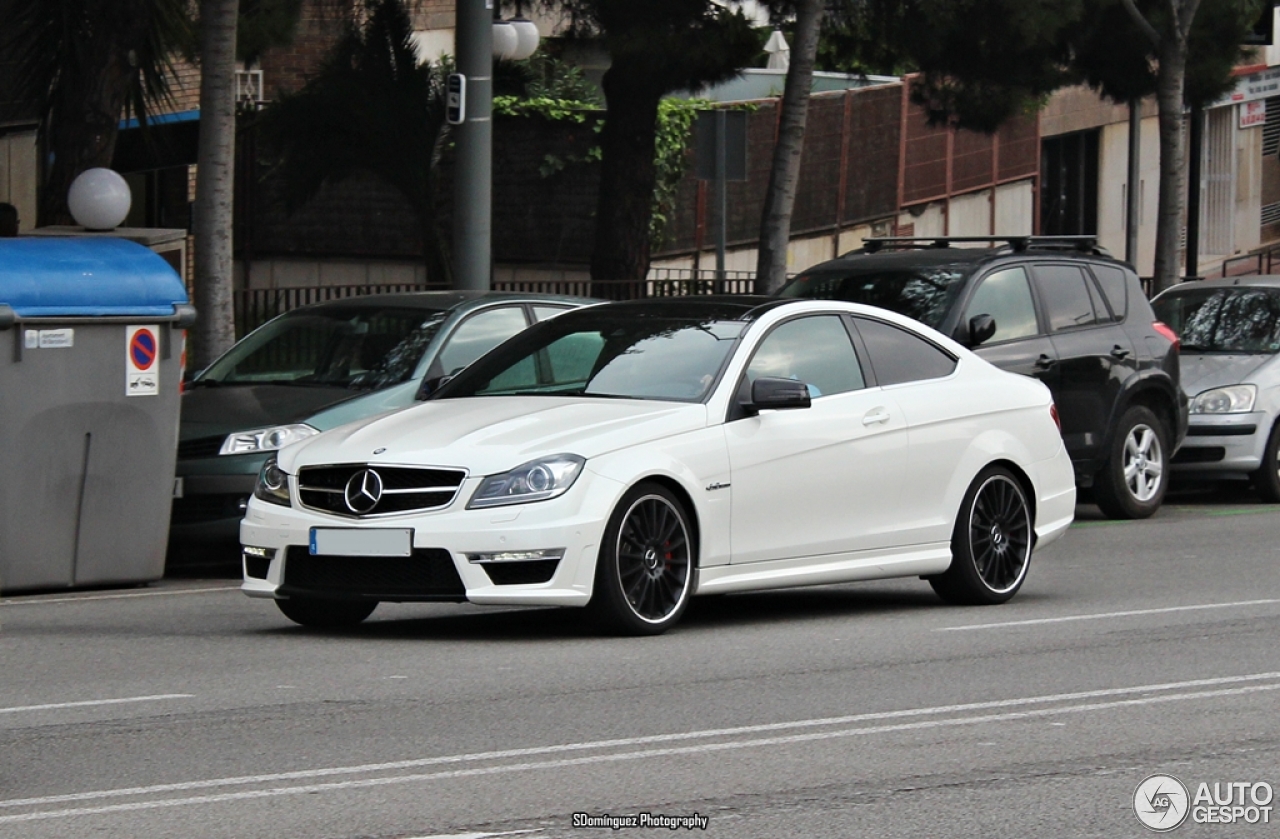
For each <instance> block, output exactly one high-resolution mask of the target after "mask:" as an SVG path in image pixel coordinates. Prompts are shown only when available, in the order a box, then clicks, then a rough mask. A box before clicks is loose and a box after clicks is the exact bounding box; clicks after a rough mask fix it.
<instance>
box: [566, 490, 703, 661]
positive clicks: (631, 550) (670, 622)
mask: <svg viewBox="0 0 1280 839" xmlns="http://www.w3.org/2000/svg"><path fill="white" fill-rule="evenodd" d="M696 555H697V552H696V546H695V545H694V541H693V528H692V526H691V525H690V520H689V514H688V512H687V511H686V510H685V507H684V504H682V503H681V502H680V499H678V498H676V496H675V494H674V493H672V492H671V491H670V490H668V489H667V488H666V487H663V486H661V485H660V484H655V483H641V484H637V485H636V486H635V487H633V488H632V489H630V490H629V491H628V492H627V493H626V495H624V496H623V497H622V500H621V501H619V502H618V506H617V507H616V508H615V509H614V511H613V515H611V516H610V517H609V524H608V526H606V527H605V531H604V540H603V542H602V543H601V545H600V554H599V557H598V558H597V560H596V576H595V588H594V589H593V592H592V595H591V602H590V603H588V604H587V610H588V612H589V614H590V615H591V617H592V618H593V620H594V621H595V623H596V624H597V625H598V626H599V627H600V628H601V629H603V630H605V631H608V632H612V633H615V634H622V635H660V634H661V633H663V632H666V631H667V630H668V629H670V628H671V627H672V626H674V625H675V623H676V622H677V621H678V620H680V616H681V615H683V614H684V611H685V609H686V608H687V607H688V605H689V599H690V594H691V592H692V591H693V575H694V562H695V558H696Z"/></svg>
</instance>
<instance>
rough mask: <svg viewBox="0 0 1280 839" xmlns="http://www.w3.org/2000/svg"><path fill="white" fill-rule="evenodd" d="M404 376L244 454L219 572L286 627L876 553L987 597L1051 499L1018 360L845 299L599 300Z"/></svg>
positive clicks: (835, 562)
mask: <svg viewBox="0 0 1280 839" xmlns="http://www.w3.org/2000/svg"><path fill="white" fill-rule="evenodd" d="M427 385H428V386H430V387H429V388H428V387H424V390H429V392H430V397H429V398H425V399H424V401H423V402H422V403H421V404H418V405H414V406H412V407H409V408H405V409H403V410H400V411H396V412H393V413H387V414H382V415H379V416H376V417H372V418H368V419H364V420H361V421H359V422H355V423H352V424H350V425H345V426H342V427H339V428H335V429H333V430H331V431H327V432H324V433H322V434H319V435H316V436H314V437H311V438H308V439H306V440H304V441H301V442H299V443H296V444H294V445H291V446H289V447H287V448H285V449H283V450H281V451H280V452H279V454H278V458H277V459H273V460H270V461H268V462H267V464H266V465H265V466H264V467H263V469H262V472H261V475H260V476H259V480H258V484H257V488H256V490H255V492H254V496H253V498H252V499H251V500H250V502H249V507H248V510H247V513H246V515H245V518H244V521H243V522H242V523H241V526H240V540H241V542H242V544H243V560H244V584H243V587H242V588H243V591H244V592H245V593H246V594H248V595H250V596H251V597H263V598H273V599H274V600H275V601H276V604H277V605H278V606H279V608H280V610H281V611H282V612H283V613H284V614H285V615H286V616H287V617H288V618H290V619H291V620H293V621H295V622H297V623H300V624H303V625H307V626H318V627H337V626H344V625H350V624H355V623H358V622H360V621H362V620H364V619H365V618H366V617H368V616H369V614H370V613H371V612H372V611H373V610H374V608H375V607H376V606H377V604H378V603H379V602H381V601H384V600H386V601H396V602H409V601H417V602H422V601H469V602H471V603H481V604H507V605H511V604H518V605H528V606H547V605H556V606H581V607H585V608H586V611H587V612H588V613H590V615H591V616H592V617H593V618H594V619H595V620H596V621H597V622H599V623H600V624H602V625H603V626H605V627H606V628H608V629H610V630H611V631H615V632H620V633H624V634H634V635H654V634H657V633H660V632H663V631H665V630H667V629H669V628H670V627H671V626H672V625H674V624H675V623H676V622H677V621H678V620H679V619H680V616H681V615H682V614H683V613H684V611H685V608H686V607H687V606H688V605H689V600H690V598H691V597H693V596H695V595H700V594H714V593H720V592H734V591H755V590H761V589H774V588H783V587H789V586H802V585H822V584H829V583H846V582H850V581H856V580H872V579H882V578H888V577H906V576H913V577H914V576H919V577H923V578H924V579H926V580H928V581H929V583H930V584H931V585H932V586H933V588H934V590H935V591H936V592H937V593H938V594H939V595H940V596H941V597H942V598H943V600H945V601H947V602H950V603H971V604H993V603H1002V602H1004V601H1006V600H1008V599H1009V598H1011V597H1012V596H1013V595H1014V593H1016V592H1017V590H1018V588H1019V587H1020V586H1021V585H1022V583H1023V580H1025V579H1026V575H1027V568H1028V565H1029V563H1030V560H1031V553H1032V551H1033V549H1035V548H1037V547H1042V546H1044V545H1046V544H1048V543H1049V542H1052V541H1053V540H1055V539H1057V538H1058V537H1059V536H1061V535H1062V534H1063V532H1064V531H1066V529H1067V527H1068V526H1069V525H1070V524H1071V521H1072V518H1073V515H1074V511H1075V500H1076V491H1075V481H1074V478H1073V474H1072V469H1071V461H1070V459H1069V458H1068V457H1067V453H1066V451H1065V449H1064V448H1063V443H1062V438H1061V434H1060V432H1059V428H1058V424H1057V412H1056V409H1055V408H1054V405H1053V401H1052V399H1051V398H1050V396H1049V391H1048V390H1047V389H1046V388H1045V386H1044V385H1042V384H1041V383H1039V382H1037V381H1035V380H1033V379H1030V378H1027V377H1023V376H1018V375H1015V374H1012V373H1006V372H1004V371H1001V370H998V369H997V368H995V367H993V366H992V365H990V364H988V363H987V362H986V361H983V360H982V359H980V358H978V357H977V356H975V355H973V354H972V353H970V352H969V351H968V350H966V349H964V348H963V347H961V346H960V345H959V344H957V343H955V342H954V341H951V340H950V339H948V338H946V337H944V336H943V335H941V334H939V333H937V332H935V331H933V330H931V329H929V328H928V327H926V326H923V325H921V324H919V323H917V322H915V321H913V320H910V319H908V318H905V317H902V316H900V315H896V314H893V313H891V312H888V311H884V310H882V309H877V308H873V307H869V306H862V305H858V304H853V303H841V302H834V301H819V300H766V299H764V298H748V297H703V298H694V297H687V298H666V299H650V300H642V301H634V302H621V303H610V304H603V305H599V306H592V307H588V308H584V309H578V310H575V311H571V312H567V313H565V314H562V315H560V316H558V317H556V318H554V319H552V320H549V321H546V322H543V323H540V324H537V325H535V326H533V327H532V328H531V329H529V330H527V331H525V332H523V333H521V334H520V335H518V336H516V337H514V338H512V339H510V340H509V341H507V342H506V343H504V344H502V345H500V346H499V347H497V348H496V349H494V350H493V351H491V352H490V353H488V354H487V355H485V356H483V357H481V358H480V359H479V360H478V361H476V362H474V363H473V364H472V365H471V366H469V367H467V368H466V369H465V370H463V371H462V372H461V373H459V374H458V375H457V376H456V377H454V378H452V379H448V380H447V381H444V382H428V383H427Z"/></svg>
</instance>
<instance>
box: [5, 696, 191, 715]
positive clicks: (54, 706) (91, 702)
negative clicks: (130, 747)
mask: <svg viewBox="0 0 1280 839" xmlns="http://www.w3.org/2000/svg"><path fill="white" fill-rule="evenodd" d="M193 698H195V694H194V693H158V694H155V695H154V696H128V697H125V698H123V699H86V700H83V701H80V702H50V703H47V704H45V705H17V706H15V707H12V708H0V714H16V713H18V712H20V711H57V710H61V709H63V708H90V707H93V706H97V705H124V704H126V703H129V702H161V701H164V700H166V699H193Z"/></svg>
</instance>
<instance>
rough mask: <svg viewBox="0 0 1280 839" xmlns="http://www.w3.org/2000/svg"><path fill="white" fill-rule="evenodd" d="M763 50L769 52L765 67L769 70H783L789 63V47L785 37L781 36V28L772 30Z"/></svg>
mask: <svg viewBox="0 0 1280 839" xmlns="http://www.w3.org/2000/svg"><path fill="white" fill-rule="evenodd" d="M764 51H765V52H767V53H769V63H768V64H766V65H765V67H767V68H769V69H770V70H785V69H787V67H789V66H790V65H791V47H790V46H789V45H788V44H787V39H786V38H784V37H782V30H781V29H775V30H773V34H772V35H770V36H769V40H768V41H767V42H766V43H765V45H764Z"/></svg>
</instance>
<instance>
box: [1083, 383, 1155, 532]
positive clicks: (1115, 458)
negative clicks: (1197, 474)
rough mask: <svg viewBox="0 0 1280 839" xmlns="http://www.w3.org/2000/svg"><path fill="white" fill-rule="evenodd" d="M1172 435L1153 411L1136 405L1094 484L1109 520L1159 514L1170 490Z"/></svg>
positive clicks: (1122, 424)
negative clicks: (1170, 437)
mask: <svg viewBox="0 0 1280 839" xmlns="http://www.w3.org/2000/svg"><path fill="white" fill-rule="evenodd" d="M1167 440H1168V434H1167V433H1166V432H1165V429H1164V424H1163V423H1162V422H1160V420H1159V418H1158V417H1156V415H1155V414H1154V413H1153V412H1152V411H1151V409H1150V408H1145V407H1143V406H1141V405H1134V406H1133V407H1131V408H1130V409H1129V410H1127V411H1125V412H1124V416H1122V417H1121V418H1120V424H1119V425H1118V426H1116V432H1115V435H1114V436H1113V437H1112V438H1111V451H1110V452H1109V453H1108V456H1107V459H1106V461H1105V462H1104V463H1103V465H1102V469H1101V470H1099V471H1098V476H1097V478H1096V479H1095V481H1094V501H1095V502H1096V503H1097V505H1098V507H1099V508H1100V509H1101V510H1102V512H1103V513H1105V514H1106V515H1107V516H1108V517H1109V518H1113V519H1145V518H1148V517H1150V516H1152V515H1154V514H1155V511H1156V510H1159V509H1160V504H1161V502H1163V501H1164V493H1165V490H1166V489H1168V488H1169V460H1168V451H1169V445H1168V442H1167Z"/></svg>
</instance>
